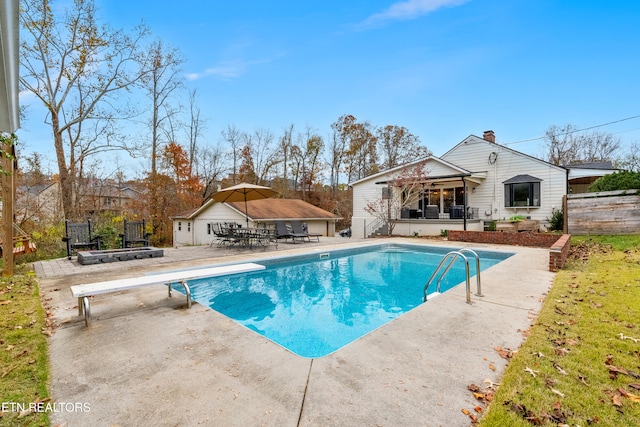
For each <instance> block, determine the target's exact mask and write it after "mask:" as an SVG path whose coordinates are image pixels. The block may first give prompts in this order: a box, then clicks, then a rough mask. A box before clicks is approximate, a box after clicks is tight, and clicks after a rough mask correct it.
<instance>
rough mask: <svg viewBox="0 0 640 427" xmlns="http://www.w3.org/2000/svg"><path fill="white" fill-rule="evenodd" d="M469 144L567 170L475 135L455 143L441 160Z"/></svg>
mask: <svg viewBox="0 0 640 427" xmlns="http://www.w3.org/2000/svg"><path fill="white" fill-rule="evenodd" d="M470 142H473V143H484V144H487V145H489V146H493V147H498V148H499V149H500V150H505V151H509V152H510V153H512V154H515V155H517V156H521V157H526V158H528V159H531V160H534V161H536V162H538V163H542V164H544V165H546V166H549V167H551V168H555V169H559V170H562V171H566V170H567V169H566V168H565V167H563V166H558V165H554V164H553V163H549V162H547V161H546V160H542V159H539V158H537V157H533V156H530V155H529V154H525V153H523V152H521V151H518V150H514V149H513V148H509V147H507V146H506V145H500V144H498V143H495V142H490V141H487V140H486V139H484V138H480V137H479V136H476V135H469V136H468V137H466V138H465V139H463V140H462V141H461V142H459V143H457V144H456V145H454V146H453V148H451V149H450V150H449V151H447V152H446V153H444V154H443V155H442V157H443V158H446V157H447V155H448V154H449V153H452V152H454V151H455V150H457V149H458V148H460V147H461V146H464V144H468V143H470Z"/></svg>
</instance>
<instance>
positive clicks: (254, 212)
mask: <svg viewBox="0 0 640 427" xmlns="http://www.w3.org/2000/svg"><path fill="white" fill-rule="evenodd" d="M214 203H219V202H216V201H215V200H213V199H209V200H207V201H206V202H205V203H204V204H203V205H202V206H200V207H199V208H195V209H189V210H188V211H184V212H180V213H179V214H176V215H174V216H172V217H171V218H172V219H178V218H179V219H193V218H196V217H197V216H198V215H200V214H201V213H202V212H204V211H205V210H206V209H207V208H208V207H209V206H211V205H213V204H214ZM224 204H225V205H227V206H229V207H230V208H231V209H233V210H235V211H238V212H239V213H240V214H242V215H244V214H245V206H244V202H228V203H224ZM247 216H248V217H249V218H250V219H252V220H263V221H265V220H278V219H300V220H311V219H335V220H338V219H341V218H342V217H340V216H338V215H336V214H334V213H331V212H329V211H326V210H324V209H321V208H319V207H317V206H314V205H312V204H311V203H307V202H305V201H304V200H300V199H261V200H251V201H248V202H247Z"/></svg>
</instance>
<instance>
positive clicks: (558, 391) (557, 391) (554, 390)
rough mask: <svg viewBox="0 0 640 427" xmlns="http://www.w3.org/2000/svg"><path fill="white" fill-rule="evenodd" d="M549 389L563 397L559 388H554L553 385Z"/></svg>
mask: <svg viewBox="0 0 640 427" xmlns="http://www.w3.org/2000/svg"><path fill="white" fill-rule="evenodd" d="M551 391H552V392H553V393H555V394H557V395H558V396H560V397H565V396H564V393H563V392H561V391H560V390H556V389H555V388H553V387H552V388H551Z"/></svg>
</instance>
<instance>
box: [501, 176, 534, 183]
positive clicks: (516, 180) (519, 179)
mask: <svg viewBox="0 0 640 427" xmlns="http://www.w3.org/2000/svg"><path fill="white" fill-rule="evenodd" d="M524 182H542V180H541V179H540V178H536V177H535V176H531V175H516V176H514V177H513V178H509V179H508V180H506V181H504V182H503V184H522V183H524Z"/></svg>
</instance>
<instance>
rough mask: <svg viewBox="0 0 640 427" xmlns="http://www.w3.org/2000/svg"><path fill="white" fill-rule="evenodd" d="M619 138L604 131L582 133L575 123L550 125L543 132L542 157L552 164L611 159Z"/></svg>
mask: <svg viewBox="0 0 640 427" xmlns="http://www.w3.org/2000/svg"><path fill="white" fill-rule="evenodd" d="M619 149H620V139H619V138H616V137H614V136H613V135H611V134H608V133H605V132H598V131H594V132H592V133H584V132H582V131H580V130H579V129H578V128H577V127H576V126H575V125H572V124H567V125H564V126H556V125H553V126H550V127H549V129H547V131H546V132H545V137H544V150H545V154H544V156H543V158H544V159H545V160H547V161H548V162H549V163H552V164H554V165H560V166H564V165H570V164H576V163H578V164H579V163H586V162H598V161H610V160H613V159H614V158H615V157H616V156H617V153H618V151H619Z"/></svg>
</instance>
